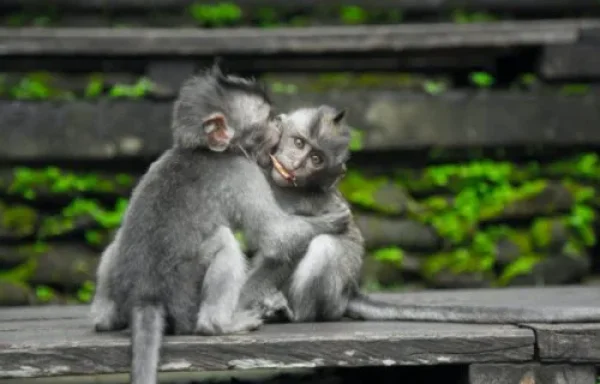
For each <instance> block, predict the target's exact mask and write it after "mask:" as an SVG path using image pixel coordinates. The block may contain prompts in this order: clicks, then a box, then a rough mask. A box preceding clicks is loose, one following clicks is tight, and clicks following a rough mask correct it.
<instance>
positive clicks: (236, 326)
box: [196, 226, 262, 335]
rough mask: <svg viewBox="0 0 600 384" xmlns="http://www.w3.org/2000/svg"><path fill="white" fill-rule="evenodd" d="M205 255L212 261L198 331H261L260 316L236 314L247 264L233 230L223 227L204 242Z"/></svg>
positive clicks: (243, 313)
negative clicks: (258, 329) (259, 329)
mask: <svg viewBox="0 0 600 384" xmlns="http://www.w3.org/2000/svg"><path fill="white" fill-rule="evenodd" d="M201 252H202V253H203V255H205V257H210V258H211V259H212V261H211V262H210V264H209V267H208V270H207V271H206V274H205V276H204V281H203V282H202V293H201V302H200V309H199V311H198V319H197V322H196V332H197V333H200V334H205V335H215V334H223V333H237V332H244V331H250V330H253V329H256V328H258V327H259V326H260V325H261V324H262V321H261V319H260V315H259V314H258V313H250V312H239V313H236V306H237V303H238V298H239V296H240V291H241V289H242V286H243V285H244V282H245V279H246V269H247V262H246V256H245V255H244V252H243V251H242V249H241V248H240V245H239V243H238V242H237V240H236V238H235V236H234V235H233V233H232V232H231V230H230V229H229V228H227V227H223V226H222V227H219V228H218V229H217V230H216V231H215V233H214V234H213V235H212V236H211V237H210V238H209V239H207V240H205V241H204V242H203V243H202V249H201Z"/></svg>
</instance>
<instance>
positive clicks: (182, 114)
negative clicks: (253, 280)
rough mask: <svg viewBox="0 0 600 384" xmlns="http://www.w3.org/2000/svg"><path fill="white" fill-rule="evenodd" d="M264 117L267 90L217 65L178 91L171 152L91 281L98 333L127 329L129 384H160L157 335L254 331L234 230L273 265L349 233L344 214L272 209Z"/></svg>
mask: <svg viewBox="0 0 600 384" xmlns="http://www.w3.org/2000/svg"><path fill="white" fill-rule="evenodd" d="M272 117H273V116H272V111H271V103H270V102H269V98H268V95H267V94H266V92H265V91H264V89H263V88H261V87H260V86H259V85H258V84H257V83H256V82H254V81H252V80H248V79H243V78H239V77H235V76H225V75H223V74H222V73H221V72H220V71H219V70H218V67H214V68H213V69H212V70H210V71H207V73H206V74H205V75H204V76H197V77H194V78H192V79H190V80H188V81H187V82H186V83H185V84H184V85H183V86H182V88H181V91H180V94H179V97H178V99H177V101H176V102H175V104H174V108H173V123H172V131H173V138H174V144H173V147H172V148H170V149H169V150H167V151H166V152H165V153H163V155H161V156H160V158H159V159H158V160H156V161H155V162H154V163H153V164H152V165H151V166H150V167H149V169H148V171H147V172H146V174H145V175H144V176H143V177H142V178H141V180H140V181H139V183H138V184H137V185H136V187H135V188H134V190H133V192H132V194H131V199H130V204H129V207H128V209H127V210H126V212H125V215H124V217H123V221H122V223H121V227H120V228H119V230H118V232H117V234H116V236H115V239H114V240H113V242H112V243H111V244H110V245H109V247H107V249H106V250H105V252H104V253H103V255H102V259H103V260H102V261H101V263H100V266H99V268H98V272H97V279H98V283H97V288H98V290H97V292H96V293H95V298H94V304H93V316H94V324H95V328H96V330H97V331H109V330H116V329H122V328H124V327H127V326H130V327H131V330H132V332H131V334H132V370H131V382H132V383H134V384H139V383H153V382H156V376H157V365H158V360H159V350H160V345H161V341H162V334H163V331H164V329H165V327H166V329H167V332H169V333H172V334H191V333H194V332H197V333H204V334H206V333H208V334H217V333H232V332H243V331H249V330H252V329H255V328H257V327H258V326H260V324H261V323H262V320H261V318H260V315H261V311H262V309H260V308H259V307H258V305H260V303H255V307H252V308H249V311H239V312H237V311H235V309H236V304H237V297H238V296H239V293H240V289H241V286H242V284H243V282H244V279H245V275H246V259H245V255H244V254H243V253H242V251H241V249H240V248H239V246H238V243H237V242H236V240H235V237H234V236H233V232H232V229H236V228H240V229H241V230H243V232H244V233H248V234H249V236H250V237H251V238H252V239H253V244H255V246H256V249H257V250H258V251H257V252H258V254H259V255H261V257H263V258H269V259H274V258H277V257H291V256H289V255H291V254H293V253H296V252H301V253H303V252H304V251H305V250H306V248H307V247H308V243H309V242H310V239H311V238H313V237H314V236H316V235H318V234H321V233H339V232H341V231H343V230H344V229H345V227H346V226H347V224H348V220H349V215H350V213H349V211H348V210H344V209H340V210H338V211H337V212H332V213H328V214H324V215H320V216H314V217H300V216H294V215H290V214H287V213H286V212H285V211H283V210H282V209H281V208H280V207H279V205H278V204H277V201H276V200H275V197H274V195H273V193H272V190H271V188H270V185H269V183H268V181H267V179H266V178H265V177H264V174H263V173H262V171H261V169H260V167H259V166H258V165H257V163H256V162H257V161H261V162H264V159H265V158H267V156H268V154H265V153H264V150H265V149H266V148H270V147H269V145H271V144H269V143H271V142H273V140H274V138H275V137H276V134H277V132H278V129H277V127H276V126H275V124H276V121H274V119H273V118H272ZM214 245H216V246H214ZM259 309H260V310H259Z"/></svg>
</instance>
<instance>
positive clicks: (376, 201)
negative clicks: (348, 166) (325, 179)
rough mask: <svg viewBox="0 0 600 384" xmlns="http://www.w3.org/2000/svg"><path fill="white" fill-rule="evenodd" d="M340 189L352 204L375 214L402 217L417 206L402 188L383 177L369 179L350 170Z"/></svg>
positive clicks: (341, 182) (339, 186)
mask: <svg viewBox="0 0 600 384" xmlns="http://www.w3.org/2000/svg"><path fill="white" fill-rule="evenodd" d="M338 188H339V190H340V192H341V193H342V194H343V195H344V197H345V198H346V199H347V200H348V201H349V202H350V203H352V204H354V205H357V206H360V207H361V208H363V209H366V210H371V211H374V212H379V213H384V214H392V215H401V214H404V213H406V212H407V211H409V210H412V209H415V206H416V203H415V202H414V200H413V199H412V198H411V197H410V195H409V194H408V193H407V192H406V190H405V189H404V188H403V187H402V186H400V185H398V184H396V183H393V182H392V181H391V180H390V179H389V178H386V177H382V176H378V177H368V176H365V175H363V174H362V173H360V172H359V171H356V170H350V171H349V172H348V173H347V174H346V176H345V177H344V178H343V179H342V180H341V181H340V183H339V184H338Z"/></svg>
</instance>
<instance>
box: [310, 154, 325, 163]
mask: <svg viewBox="0 0 600 384" xmlns="http://www.w3.org/2000/svg"><path fill="white" fill-rule="evenodd" d="M310 161H312V163H313V164H314V165H321V164H322V163H323V158H322V157H321V156H319V155H312V156H311V157H310Z"/></svg>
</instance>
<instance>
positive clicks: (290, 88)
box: [271, 81, 298, 95]
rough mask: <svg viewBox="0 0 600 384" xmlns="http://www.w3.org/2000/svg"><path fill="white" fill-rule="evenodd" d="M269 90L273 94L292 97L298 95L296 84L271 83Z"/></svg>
mask: <svg viewBox="0 0 600 384" xmlns="http://www.w3.org/2000/svg"><path fill="white" fill-rule="evenodd" d="M271 90H272V91H273V92H274V93H287V94H289V95H293V94H296V93H298V86H297V85H296V84H286V83H282V82H279V81H274V82H272V83H271Z"/></svg>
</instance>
